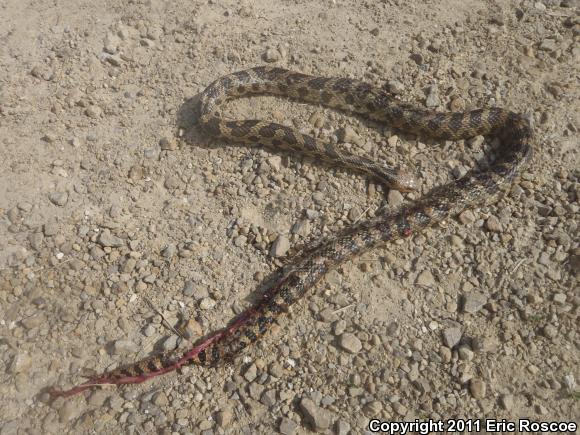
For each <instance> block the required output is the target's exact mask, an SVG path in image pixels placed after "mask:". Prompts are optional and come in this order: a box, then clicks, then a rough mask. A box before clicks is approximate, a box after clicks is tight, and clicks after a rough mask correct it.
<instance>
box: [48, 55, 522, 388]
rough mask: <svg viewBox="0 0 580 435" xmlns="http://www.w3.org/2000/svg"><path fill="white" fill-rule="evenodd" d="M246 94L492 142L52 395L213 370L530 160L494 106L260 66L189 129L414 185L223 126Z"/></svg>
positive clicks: (206, 99) (294, 141) (277, 133)
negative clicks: (174, 345) (134, 357)
mask: <svg viewBox="0 0 580 435" xmlns="http://www.w3.org/2000/svg"><path fill="white" fill-rule="evenodd" d="M254 95H276V96H281V97H287V98H291V99H295V100H300V101H304V102H308V103H312V104H320V105H324V106H327V107H331V108H335V109H339V110H342V111H345V112H348V113H354V114H358V115H361V116H363V117H366V118H369V119H371V120H374V121H379V122H384V123H387V124H389V125H390V126H392V127H394V128H396V129H399V130H401V131H403V132H405V133H410V134H416V135H418V136H421V137H429V138H434V139H442V140H458V139H466V138H470V137H474V136H477V135H486V136H494V137H497V138H498V139H499V146H498V148H497V150H496V158H495V160H494V162H493V163H492V164H491V165H490V166H489V167H488V168H486V169H484V170H476V169H472V170H470V171H468V172H467V173H466V174H465V175H464V176H463V177H461V178H460V179H458V180H454V181H451V182H449V183H447V184H445V185H442V186H438V187H435V188H433V189H432V190H431V191H430V192H429V193H427V194H426V195H424V196H423V197H421V198H419V199H417V200H415V201H412V202H410V203H408V204H404V205H402V206H401V207H400V208H399V209H397V210H394V211H390V212H385V213H382V214H379V215H378V216H376V217H374V218H371V219H369V220H367V221H363V222H358V223H356V224H353V225H352V226H350V227H347V228H345V229H343V230H340V231H339V232H338V233H337V234H336V235H335V236H334V237H332V238H329V239H326V240H322V241H318V242H316V243H315V244H313V245H312V246H310V247H306V248H305V249H304V250H303V251H302V254H298V255H296V256H295V257H294V258H293V259H292V262H291V263H290V264H287V265H286V266H285V267H284V268H283V269H282V273H281V274H280V277H279V279H278V280H277V281H276V282H275V283H274V284H273V285H272V286H271V287H270V288H269V289H268V290H267V291H266V292H265V293H264V294H263V296H262V297H261V299H260V300H259V301H258V302H257V303H256V304H255V305H253V306H252V307H250V308H249V309H247V310H246V311H244V312H243V313H242V314H241V315H239V316H238V317H237V318H235V319H234V320H233V321H231V322H230V324H229V325H228V326H227V327H225V328H224V329H222V330H219V331H217V332H215V333H213V334H210V335H209V336H208V337H206V338H203V339H201V340H200V341H199V342H198V343H196V344H195V345H194V346H193V347H192V348H191V349H189V350H187V351H179V350H175V351H171V352H165V353H162V354H155V355H153V356H151V357H149V358H146V359H144V360H141V361H139V362H136V363H133V364H129V365H126V366H122V367H120V368H118V369H115V370H112V371H109V372H106V373H104V374H102V375H99V376H97V377H94V378H92V379H89V380H88V381H87V382H85V383H83V384H81V385H78V386H76V387H73V388H71V389H69V390H65V391H62V390H56V389H55V390H52V391H51V396H52V397H53V398H56V397H68V396H72V395H75V394H78V393H80V392H82V391H85V390H88V389H90V388H93V387H95V386H99V385H103V384H114V385H120V384H136V383H141V382H144V381H147V380H149V379H151V378H155V377H157V376H160V375H162V374H165V373H168V372H171V371H173V370H177V369H179V368H181V367H183V366H186V365H189V364H195V365H200V366H210V367H215V366H219V365H222V364H224V363H227V362H231V361H232V360H233V359H234V358H235V357H236V356H237V355H239V354H240V353H241V352H242V351H244V350H245V349H247V348H249V347H250V346H251V345H252V344H253V343H255V342H256V341H257V340H259V339H260V338H261V337H262V336H263V335H264V334H266V333H267V332H268V331H269V330H270V327H271V325H272V324H274V323H275V322H276V321H277V319H278V317H279V316H281V315H282V314H283V313H285V312H286V311H287V310H288V308H289V307H290V306H291V305H292V304H294V303H296V302H297V301H299V300H300V299H301V298H302V297H303V296H304V295H305V294H306V293H307V292H309V291H310V290H312V289H313V288H314V287H316V284H317V283H318V282H319V281H320V280H321V279H322V278H323V277H324V276H325V275H326V274H327V273H328V272H329V271H330V270H332V269H334V268H336V267H337V266H339V265H341V264H342V263H344V262H346V261H348V260H350V259H352V258H353V257H355V256H358V255H360V254H362V253H363V252H365V251H367V250H369V249H371V248H374V247H376V246H378V245H382V244H385V243H387V242H391V241H394V240H397V239H399V238H406V237H409V236H410V235H411V234H412V233H416V232H418V231H421V230H423V229H425V228H427V227H429V226H432V225H434V224H436V223H438V222H441V221H442V220H443V219H446V218H448V217H451V216H454V215H457V214H458V213H460V212H462V211H463V210H465V209H466V208H470V207H475V206H483V205H488V204H491V203H493V202H495V201H497V199H498V198H499V197H500V196H501V195H502V194H503V192H504V191H505V190H506V188H507V187H509V186H510V185H511V184H512V183H513V182H514V180H515V179H516V177H517V176H518V174H520V173H521V171H522V170H523V169H524V168H525V167H526V166H527V164H528V162H529V160H530V157H531V153H532V145H533V131H532V128H531V127H530V125H529V123H528V121H527V120H526V118H524V116H522V115H520V114H517V113H513V112H510V111H507V110H504V109H501V108H489V109H477V110H472V111H467V112H455V113H453V112H447V113H441V112H435V111H430V110H425V109H422V108H419V107H416V106H413V105H411V104H409V103H404V102H401V101H399V100H397V99H396V98H394V97H393V96H392V95H391V94H389V93H388V92H387V91H384V90H382V89H380V88H377V87H374V86H372V85H370V84H367V83H364V82H362V81H358V80H354V79H350V78H326V77H317V76H310V75H306V74H302V73H298V72H293V71H288V70H286V69H283V68H273V67H265V66H260V67H255V68H251V69H248V70H244V71H239V72H236V73H232V74H229V75H226V76H224V77H221V78H219V79H217V80H216V81H214V82H213V83H211V84H210V85H209V86H208V87H207V88H206V89H205V90H204V91H203V92H202V94H201V98H200V103H201V104H200V115H199V125H200V126H201V128H202V129H203V130H204V131H205V132H206V133H207V134H208V135H210V136H213V137H216V138H221V139H224V140H226V141H234V142H240V143H244V144H255V143H259V144H261V145H264V146H266V147H269V148H272V149H274V150H284V151H290V152H295V153H300V154H305V155H309V156H312V157H313V158H314V159H315V160H320V161H325V162H327V163H329V164H331V165H337V166H342V167H345V168H348V169H353V170H356V171H359V172H361V173H363V174H366V175H368V176H370V177H372V178H374V179H375V180H377V181H379V182H380V183H382V184H384V185H385V186H387V187H389V188H391V189H398V190H401V191H412V190H416V189H417V187H418V186H417V183H416V180H415V179H414V177H412V176H411V175H410V174H408V173H407V172H404V171H399V170H395V169H394V168H391V167H389V166H387V165H384V164H382V163H380V162H376V161H374V160H372V159H368V158H365V157H362V156H357V155H354V154H351V153H349V152H346V151H342V150H339V149H337V148H335V147H334V145H333V144H331V143H330V142H328V141H325V140H323V139H317V138H314V137H312V136H310V135H308V134H304V133H302V132H300V131H299V130H298V129H296V128H292V127H287V126H285V125H281V124H277V123H273V122H269V121H263V120H230V119H227V118H226V117H224V116H223V115H222V114H221V109H222V107H223V105H224V104H225V103H226V102H227V101H230V100H232V99H235V98H241V97H249V96H254Z"/></svg>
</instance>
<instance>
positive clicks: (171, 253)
mask: <svg viewBox="0 0 580 435" xmlns="http://www.w3.org/2000/svg"><path fill="white" fill-rule="evenodd" d="M175 254H177V246H175V244H173V243H170V244H168V245H167V246H166V247H165V248H163V250H162V251H161V255H163V258H165V259H166V260H170V259H171V258H173V257H175Z"/></svg>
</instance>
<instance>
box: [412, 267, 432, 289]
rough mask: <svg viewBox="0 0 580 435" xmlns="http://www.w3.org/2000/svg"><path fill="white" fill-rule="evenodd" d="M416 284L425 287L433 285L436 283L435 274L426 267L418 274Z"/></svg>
mask: <svg viewBox="0 0 580 435" xmlns="http://www.w3.org/2000/svg"><path fill="white" fill-rule="evenodd" d="M415 284H417V285H421V286H425V287H432V286H434V285H435V278H434V277H433V274H432V273H431V271H430V270H428V269H425V270H424V271H423V272H421V273H420V274H419V275H418V276H417V279H416V280H415Z"/></svg>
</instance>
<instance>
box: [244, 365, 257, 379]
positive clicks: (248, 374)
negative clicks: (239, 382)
mask: <svg viewBox="0 0 580 435" xmlns="http://www.w3.org/2000/svg"><path fill="white" fill-rule="evenodd" d="M256 376H258V368H257V367H256V364H252V365H250V367H248V368H247V370H246V371H245V372H244V379H245V380H246V381H248V382H252V381H253V380H254V379H256Z"/></svg>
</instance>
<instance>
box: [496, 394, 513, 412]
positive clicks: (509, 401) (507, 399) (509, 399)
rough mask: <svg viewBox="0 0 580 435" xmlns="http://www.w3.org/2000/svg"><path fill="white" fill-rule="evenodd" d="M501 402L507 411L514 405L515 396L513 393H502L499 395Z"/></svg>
mask: <svg viewBox="0 0 580 435" xmlns="http://www.w3.org/2000/svg"><path fill="white" fill-rule="evenodd" d="M499 404H500V405H501V407H502V408H503V409H505V410H506V411H511V410H512V409H513V407H514V396H512V395H511V394H502V395H501V396H500V397H499Z"/></svg>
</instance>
